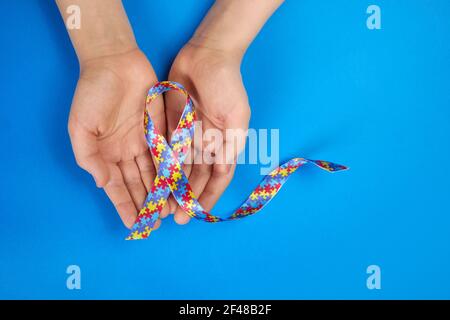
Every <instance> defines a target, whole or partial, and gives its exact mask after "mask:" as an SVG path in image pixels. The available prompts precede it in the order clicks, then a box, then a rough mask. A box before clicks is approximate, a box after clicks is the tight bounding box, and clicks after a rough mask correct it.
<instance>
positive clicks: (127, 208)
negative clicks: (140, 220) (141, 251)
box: [104, 164, 137, 228]
mask: <svg viewBox="0 0 450 320" xmlns="http://www.w3.org/2000/svg"><path fill="white" fill-rule="evenodd" d="M108 167H109V172H110V179H109V181H108V183H107V184H106V185H105V187H104V190H105V192H106V194H107V195H108V197H109V198H110V199H111V202H112V203H113V204H114V207H115V208H116V210H117V212H118V213H119V216H120V218H121V219H122V221H123V223H124V224H125V226H126V227H127V228H131V227H132V226H133V224H134V221H135V220H136V216H137V209H136V206H135V204H134V202H133V199H132V198H131V195H130V193H129V192H128V188H127V186H126V185H125V181H124V179H123V177H122V172H121V171H120V168H119V166H118V165H116V164H110V165H109V166H108Z"/></svg>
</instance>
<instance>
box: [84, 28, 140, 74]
mask: <svg viewBox="0 0 450 320" xmlns="http://www.w3.org/2000/svg"><path fill="white" fill-rule="evenodd" d="M75 48H76V49H75V51H76V53H77V57H78V61H79V63H80V67H81V68H82V67H83V66H85V65H86V64H88V63H89V62H90V61H93V60H98V59H101V58H104V57H110V56H116V55H121V54H125V53H128V52H131V51H134V50H139V47H138V46H137V44H136V41H134V39H130V38H128V37H120V36H118V37H117V38H116V39H110V41H105V40H103V41H94V42H93V43H91V44H89V43H83V44H82V45H80V46H75Z"/></svg>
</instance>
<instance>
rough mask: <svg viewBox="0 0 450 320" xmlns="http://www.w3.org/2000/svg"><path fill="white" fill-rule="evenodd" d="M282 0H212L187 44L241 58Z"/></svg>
mask: <svg viewBox="0 0 450 320" xmlns="http://www.w3.org/2000/svg"><path fill="white" fill-rule="evenodd" d="M283 1H284V0H239V1H238V0H216V2H215V4H214V5H213V6H212V7H211V9H210V10H209V12H208V14H207V16H206V17H205V19H204V20H203V21H202V23H201V24H200V26H199V27H198V28H197V30H196V32H195V34H194V36H193V37H192V39H191V41H190V43H191V44H193V45H202V46H207V47H210V48H211V49H218V50H222V51H227V52H230V53H233V54H236V55H243V54H244V53H245V51H246V50H247V48H248V46H249V45H250V43H251V42H252V41H253V39H254V38H255V37H256V35H257V34H258V32H259V30H261V28H262V27H263V25H264V24H265V22H266V21H267V20H268V19H269V18H270V16H271V15H272V14H273V13H274V12H275V10H276V9H277V8H278V7H279V6H280V5H281V4H282V3H283Z"/></svg>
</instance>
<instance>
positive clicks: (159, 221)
mask: <svg viewBox="0 0 450 320" xmlns="http://www.w3.org/2000/svg"><path fill="white" fill-rule="evenodd" d="M160 226H161V219H158V220H156V222H155V225H154V226H153V231H155V230H157V229H158V228H159V227H160Z"/></svg>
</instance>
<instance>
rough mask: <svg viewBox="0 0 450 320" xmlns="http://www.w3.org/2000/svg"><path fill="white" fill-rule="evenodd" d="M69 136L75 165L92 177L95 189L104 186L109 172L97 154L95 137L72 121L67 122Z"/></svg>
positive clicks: (98, 153)
mask: <svg viewBox="0 0 450 320" xmlns="http://www.w3.org/2000/svg"><path fill="white" fill-rule="evenodd" d="M69 136H70V141H71V143H72V149H73V152H74V154H75V159H76V161H77V164H78V165H79V166H80V167H81V168H83V169H84V170H86V171H87V172H89V173H90V174H91V175H92V177H93V178H94V180H95V183H96V185H97V187H99V188H101V187H103V186H105V184H106V183H107V182H108V180H109V170H108V166H107V164H106V162H105V161H104V160H103V158H102V156H101V154H100V152H99V148H98V143H97V137H96V136H95V135H94V134H93V133H91V132H89V131H87V130H86V129H85V128H83V127H82V126H81V125H79V124H78V123H77V122H76V121H74V120H70V121H69Z"/></svg>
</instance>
